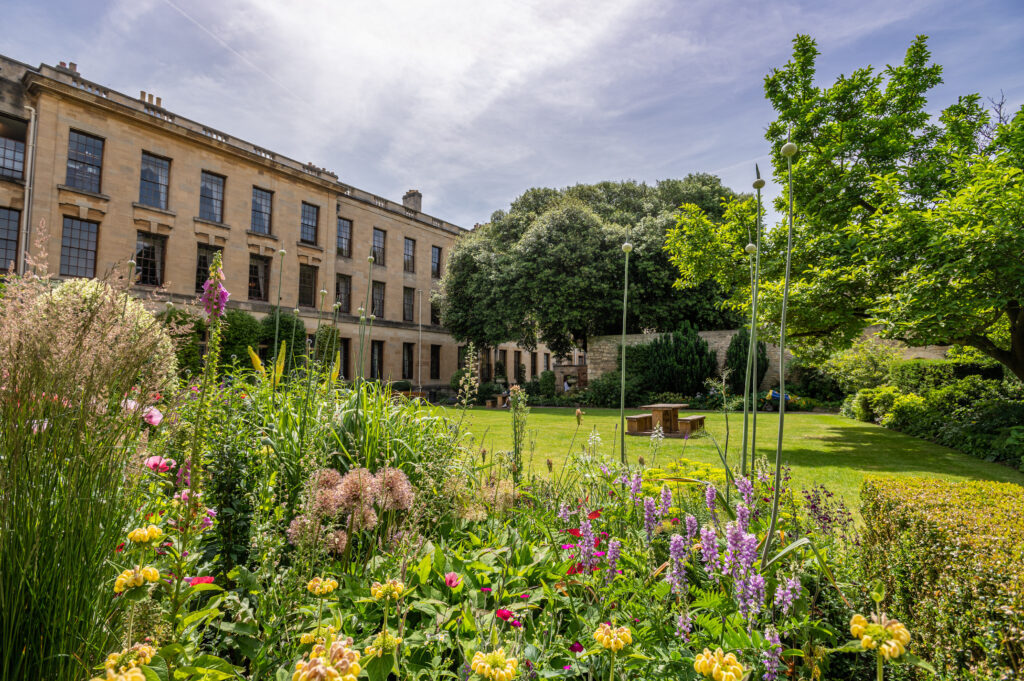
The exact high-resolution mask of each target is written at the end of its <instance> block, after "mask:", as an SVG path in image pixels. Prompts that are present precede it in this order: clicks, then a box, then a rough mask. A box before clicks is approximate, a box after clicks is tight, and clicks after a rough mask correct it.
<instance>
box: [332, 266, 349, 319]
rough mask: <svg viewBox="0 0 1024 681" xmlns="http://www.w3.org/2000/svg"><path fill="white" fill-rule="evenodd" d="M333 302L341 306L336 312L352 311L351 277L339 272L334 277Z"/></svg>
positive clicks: (346, 312)
mask: <svg viewBox="0 0 1024 681" xmlns="http://www.w3.org/2000/svg"><path fill="white" fill-rule="evenodd" d="M334 302H336V303H338V305H340V306H341V307H339V308H338V312H344V313H345V314H351V313H352V277H350V276H348V275H347V274H339V275H337V276H336V277H335V278H334Z"/></svg>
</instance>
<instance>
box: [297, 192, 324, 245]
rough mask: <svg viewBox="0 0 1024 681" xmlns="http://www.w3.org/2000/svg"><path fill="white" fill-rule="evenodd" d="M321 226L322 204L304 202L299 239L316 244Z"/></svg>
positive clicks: (305, 242)
mask: <svg viewBox="0 0 1024 681" xmlns="http://www.w3.org/2000/svg"><path fill="white" fill-rule="evenodd" d="M319 227H320V206H314V205H313V204H311V203H306V202H305V201H303V202H302V225H301V228H300V231H299V240H300V241H302V243H304V244H315V243H316V237H317V231H318V229H319Z"/></svg>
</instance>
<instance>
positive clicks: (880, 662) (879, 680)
mask: <svg viewBox="0 0 1024 681" xmlns="http://www.w3.org/2000/svg"><path fill="white" fill-rule="evenodd" d="M875 658H877V660H878V681H882V656H881V655H875Z"/></svg>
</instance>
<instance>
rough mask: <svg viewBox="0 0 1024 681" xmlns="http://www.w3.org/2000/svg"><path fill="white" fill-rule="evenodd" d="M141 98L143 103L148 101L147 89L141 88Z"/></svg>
mask: <svg viewBox="0 0 1024 681" xmlns="http://www.w3.org/2000/svg"><path fill="white" fill-rule="evenodd" d="M139 99H140V100H142V102H143V103H145V102H146V91H145V90H139Z"/></svg>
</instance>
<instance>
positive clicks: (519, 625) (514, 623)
mask: <svg viewBox="0 0 1024 681" xmlns="http://www.w3.org/2000/svg"><path fill="white" fill-rule="evenodd" d="M512 626H513V627H521V626H523V623H522V622H520V621H519V620H512Z"/></svg>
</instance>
